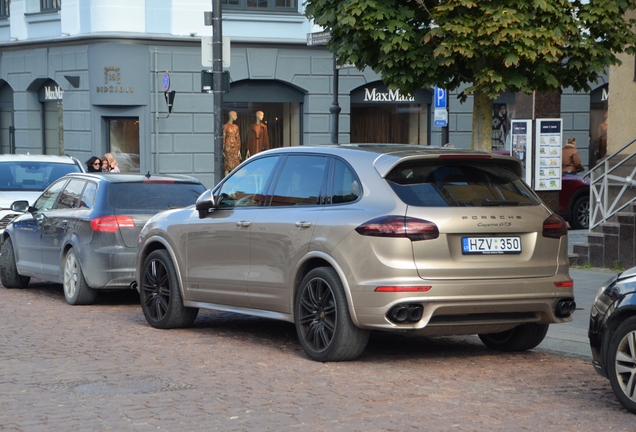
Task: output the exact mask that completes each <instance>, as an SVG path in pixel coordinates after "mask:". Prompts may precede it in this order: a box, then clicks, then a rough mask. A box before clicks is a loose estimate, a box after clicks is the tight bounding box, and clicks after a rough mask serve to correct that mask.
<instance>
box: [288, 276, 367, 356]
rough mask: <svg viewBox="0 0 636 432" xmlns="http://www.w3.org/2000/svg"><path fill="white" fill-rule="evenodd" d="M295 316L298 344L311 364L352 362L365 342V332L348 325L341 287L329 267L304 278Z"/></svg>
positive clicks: (344, 298) (347, 311)
mask: <svg viewBox="0 0 636 432" xmlns="http://www.w3.org/2000/svg"><path fill="white" fill-rule="evenodd" d="M295 315H296V331H297V333H298V338H299V340H300V343H301V345H302V347H303V349H304V350H305V352H306V353H307V354H308V355H309V356H310V357H311V358H312V359H314V360H317V361H323V362H324V361H343V360H353V359H354V358H356V357H358V356H359V355H360V354H362V351H364V348H365V347H366V345H367V341H368V340H369V332H368V331H366V330H362V329H360V328H358V327H356V326H355V325H354V324H353V322H352V321H351V317H350V315H349V309H348V305H347V299H346V297H345V294H344V289H343V287H342V283H341V282H340V278H339V277H338V275H337V273H336V272H335V271H334V270H333V269H332V268H330V267H320V268H316V269H314V270H312V271H310V272H309V273H308V274H307V275H306V276H305V278H304V279H303V281H302V283H301V285H300V289H299V292H298V294H297V297H296V302H295Z"/></svg>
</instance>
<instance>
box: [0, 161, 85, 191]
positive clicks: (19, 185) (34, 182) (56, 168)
mask: <svg viewBox="0 0 636 432" xmlns="http://www.w3.org/2000/svg"><path fill="white" fill-rule="evenodd" d="M72 172H80V169H79V167H78V166H77V165H75V164H63V163H54V162H30V161H22V162H17V161H12V162H0V191H5V192H6V191H43V190H44V189H46V188H47V187H48V186H49V185H50V184H51V183H53V182H54V181H55V180H57V179H59V178H60V177H62V176H64V175H66V174H68V173H72Z"/></svg>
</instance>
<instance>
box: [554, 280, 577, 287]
mask: <svg viewBox="0 0 636 432" xmlns="http://www.w3.org/2000/svg"><path fill="white" fill-rule="evenodd" d="M554 286H555V287H557V288H574V281H564V282H555V283H554Z"/></svg>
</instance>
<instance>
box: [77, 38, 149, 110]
mask: <svg viewBox="0 0 636 432" xmlns="http://www.w3.org/2000/svg"><path fill="white" fill-rule="evenodd" d="M149 58H150V52H149V51H148V49H147V47H143V46H136V45H118V44H104V45H93V46H90V47H89V81H90V90H91V103H92V104H93V105H145V104H147V103H148V102H147V95H148V93H150V81H151V80H149V79H148V76H149V71H150V69H149Z"/></svg>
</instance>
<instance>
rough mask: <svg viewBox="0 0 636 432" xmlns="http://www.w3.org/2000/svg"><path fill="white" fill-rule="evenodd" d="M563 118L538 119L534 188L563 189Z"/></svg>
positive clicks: (546, 189) (545, 189)
mask: <svg viewBox="0 0 636 432" xmlns="http://www.w3.org/2000/svg"><path fill="white" fill-rule="evenodd" d="M562 142H563V119H537V120H536V153H535V160H536V171H535V183H534V190H536V191H549V190H561V160H562V158H561V156H562V148H561V147H562V146H561V143H562Z"/></svg>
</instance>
